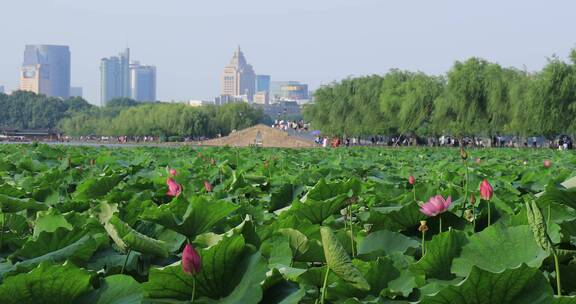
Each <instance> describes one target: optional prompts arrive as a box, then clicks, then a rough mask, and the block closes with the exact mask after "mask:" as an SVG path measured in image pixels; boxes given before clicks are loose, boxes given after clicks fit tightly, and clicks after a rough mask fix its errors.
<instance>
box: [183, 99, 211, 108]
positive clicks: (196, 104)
mask: <svg viewBox="0 0 576 304" xmlns="http://www.w3.org/2000/svg"><path fill="white" fill-rule="evenodd" d="M187 104H188V105H189V106H191V107H201V106H208V105H214V101H211V100H189V101H188V103H187Z"/></svg>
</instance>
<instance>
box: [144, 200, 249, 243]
mask: <svg viewBox="0 0 576 304" xmlns="http://www.w3.org/2000/svg"><path fill="white" fill-rule="evenodd" d="M238 207H239V206H238V205H236V204H234V203H231V202H227V201H222V200H219V201H209V200H208V199H206V198H204V197H199V196H196V197H193V198H192V199H191V201H190V202H188V201H186V200H185V199H183V198H179V199H177V200H174V201H172V202H170V203H168V204H164V205H162V206H159V207H157V208H151V209H147V210H145V211H144V213H143V214H142V218H143V219H145V220H147V221H151V222H154V223H157V224H159V225H162V226H164V227H166V228H168V229H172V230H174V231H176V232H178V233H180V234H183V235H185V236H187V237H188V238H191V239H193V238H195V237H196V236H197V235H199V234H202V233H204V232H208V231H210V230H211V229H212V228H213V226H214V225H215V224H216V223H218V222H219V221H220V220H222V219H224V218H225V217H227V216H228V215H230V213H232V212H233V211H234V210H236V209H238Z"/></svg>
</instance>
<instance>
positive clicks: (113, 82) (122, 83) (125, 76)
mask: <svg viewBox="0 0 576 304" xmlns="http://www.w3.org/2000/svg"><path fill="white" fill-rule="evenodd" d="M122 97H130V49H126V50H125V51H124V52H121V53H120V54H119V55H118V56H112V57H110V58H102V60H101V61H100V105H101V106H105V105H106V103H107V102H108V101H110V100H112V99H114V98H122Z"/></svg>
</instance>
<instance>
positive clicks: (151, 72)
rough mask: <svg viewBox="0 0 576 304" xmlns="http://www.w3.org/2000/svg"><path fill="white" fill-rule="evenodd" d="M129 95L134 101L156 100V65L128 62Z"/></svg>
mask: <svg viewBox="0 0 576 304" xmlns="http://www.w3.org/2000/svg"><path fill="white" fill-rule="evenodd" d="M130 97H131V98H132V99H134V100H136V101H156V67H155V66H147V65H140V63H139V62H133V63H132V64H130Z"/></svg>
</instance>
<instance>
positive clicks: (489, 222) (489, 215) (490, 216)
mask: <svg viewBox="0 0 576 304" xmlns="http://www.w3.org/2000/svg"><path fill="white" fill-rule="evenodd" d="M486 204H487V205H488V226H490V224H491V223H492V211H491V210H490V209H491V208H490V200H487V201H486Z"/></svg>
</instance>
